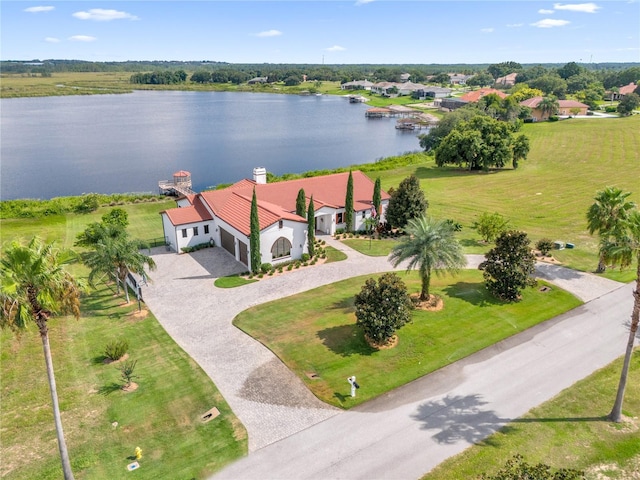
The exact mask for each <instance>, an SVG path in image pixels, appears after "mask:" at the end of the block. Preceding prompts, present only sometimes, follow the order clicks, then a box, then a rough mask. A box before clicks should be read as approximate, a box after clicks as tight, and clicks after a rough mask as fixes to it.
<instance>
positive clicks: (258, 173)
mask: <svg viewBox="0 0 640 480" xmlns="http://www.w3.org/2000/svg"><path fill="white" fill-rule="evenodd" d="M253 181H254V182H256V183H262V184H264V183H267V169H266V168H264V167H256V168H254V169H253Z"/></svg>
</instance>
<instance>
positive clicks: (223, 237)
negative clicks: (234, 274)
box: [220, 228, 236, 258]
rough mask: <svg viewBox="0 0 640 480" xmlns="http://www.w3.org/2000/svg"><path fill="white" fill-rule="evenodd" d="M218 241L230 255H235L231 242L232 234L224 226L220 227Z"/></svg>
mask: <svg viewBox="0 0 640 480" xmlns="http://www.w3.org/2000/svg"><path fill="white" fill-rule="evenodd" d="M220 241H221V242H222V248H224V249H225V250H226V251H227V252H229V253H230V254H231V255H233V256H234V258H235V256H236V247H235V245H234V242H233V235H231V234H230V233H229V232H227V231H226V230H225V229H224V228H221V229H220Z"/></svg>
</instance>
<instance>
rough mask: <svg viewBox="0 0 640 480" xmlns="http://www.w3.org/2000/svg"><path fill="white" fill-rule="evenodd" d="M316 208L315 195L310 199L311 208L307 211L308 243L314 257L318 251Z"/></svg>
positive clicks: (310, 253) (310, 252) (310, 254)
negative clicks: (316, 243) (314, 204)
mask: <svg viewBox="0 0 640 480" xmlns="http://www.w3.org/2000/svg"><path fill="white" fill-rule="evenodd" d="M315 213H316V209H315V207H314V206H313V195H311V199H310V200H309V210H308V211H307V243H308V245H309V246H308V248H309V256H310V257H313V256H314V255H315V253H316V249H315V242H316V216H315Z"/></svg>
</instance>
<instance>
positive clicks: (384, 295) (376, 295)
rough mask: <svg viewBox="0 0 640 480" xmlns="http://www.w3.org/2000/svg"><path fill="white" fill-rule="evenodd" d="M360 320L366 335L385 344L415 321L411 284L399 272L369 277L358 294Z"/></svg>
mask: <svg viewBox="0 0 640 480" xmlns="http://www.w3.org/2000/svg"><path fill="white" fill-rule="evenodd" d="M355 308H356V323H357V324H358V325H360V327H362V329H363V330H364V333H365V335H366V336H367V337H368V338H369V339H370V340H372V341H373V342H375V343H376V344H378V345H384V344H385V343H387V342H388V341H389V339H391V337H393V335H394V334H395V332H396V330H397V329H399V328H400V327H402V326H403V325H404V324H406V323H408V322H410V321H411V310H412V309H413V304H412V303H411V299H410V298H409V294H408V293H407V287H406V285H405V284H404V282H403V281H402V279H400V277H399V276H398V275H397V274H395V273H384V274H382V275H381V276H380V277H379V278H378V282H376V280H375V279H373V278H370V279H368V280H367V281H366V282H365V284H364V285H363V286H362V289H361V290H360V293H358V294H356V297H355Z"/></svg>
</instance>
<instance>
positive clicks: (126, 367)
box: [118, 360, 138, 387]
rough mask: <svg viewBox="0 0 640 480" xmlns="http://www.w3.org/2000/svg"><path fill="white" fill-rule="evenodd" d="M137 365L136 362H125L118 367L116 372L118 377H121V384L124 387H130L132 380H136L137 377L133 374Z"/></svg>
mask: <svg viewBox="0 0 640 480" xmlns="http://www.w3.org/2000/svg"><path fill="white" fill-rule="evenodd" d="M137 363H138V361H137V360H127V361H126V362H124V363H123V364H122V365H120V366H119V367H118V370H120V376H121V377H122V382H123V383H124V386H125V387H128V386H129V385H131V382H132V381H133V379H134V378H138V376H137V375H134V374H133V372H134V371H135V369H136V364H137Z"/></svg>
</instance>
